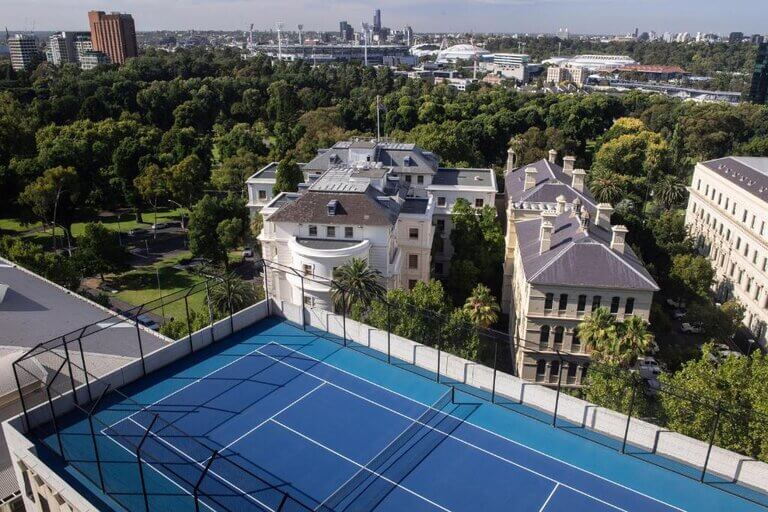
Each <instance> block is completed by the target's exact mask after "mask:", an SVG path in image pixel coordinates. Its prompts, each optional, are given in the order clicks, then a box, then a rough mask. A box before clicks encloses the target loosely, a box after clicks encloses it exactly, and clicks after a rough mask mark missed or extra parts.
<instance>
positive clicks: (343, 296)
mask: <svg viewBox="0 0 768 512" xmlns="http://www.w3.org/2000/svg"><path fill="white" fill-rule="evenodd" d="M341 334H342V335H343V336H344V346H345V347H346V346H347V291H346V290H345V289H343V288H342V289H341Z"/></svg>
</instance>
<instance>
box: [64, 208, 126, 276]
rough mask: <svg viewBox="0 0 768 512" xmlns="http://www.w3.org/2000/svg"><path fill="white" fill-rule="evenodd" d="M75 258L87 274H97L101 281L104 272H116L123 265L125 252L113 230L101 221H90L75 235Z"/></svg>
mask: <svg viewBox="0 0 768 512" xmlns="http://www.w3.org/2000/svg"><path fill="white" fill-rule="evenodd" d="M76 258H77V261H78V263H79V264H80V266H81V267H82V268H83V270H84V271H85V272H86V273H87V274H99V277H100V278H101V280H102V281H103V280H104V273H105V272H116V271H118V270H120V269H122V268H123V267H124V266H125V260H126V253H125V251H124V250H123V248H122V247H121V246H120V244H119V243H118V239H117V236H116V234H115V233H114V232H112V231H110V230H109V229H107V228H106V227H105V226H104V224H102V223H101V222H91V223H88V224H86V225H85V230H84V232H83V234H82V235H81V236H79V237H77V256H76Z"/></svg>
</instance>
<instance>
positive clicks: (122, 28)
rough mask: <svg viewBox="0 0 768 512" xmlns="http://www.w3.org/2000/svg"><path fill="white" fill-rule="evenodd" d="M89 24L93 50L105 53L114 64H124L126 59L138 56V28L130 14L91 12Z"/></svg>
mask: <svg viewBox="0 0 768 512" xmlns="http://www.w3.org/2000/svg"><path fill="white" fill-rule="evenodd" d="M88 23H89V24H90V26H91V39H92V40H93V49H94V50H95V51H99V52H103V53H105V54H106V55H107V56H109V59H110V60H111V61H112V63H114V64H123V63H124V62H125V61H126V59H129V58H131V57H136V56H137V55H138V49H137V44H136V28H135V26H134V23H133V16H131V15H130V14H123V13H119V12H112V13H109V14H106V13H104V12H103V11H90V12H89V13H88Z"/></svg>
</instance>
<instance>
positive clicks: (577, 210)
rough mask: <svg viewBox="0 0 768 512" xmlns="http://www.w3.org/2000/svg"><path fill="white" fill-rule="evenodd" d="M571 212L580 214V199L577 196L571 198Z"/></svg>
mask: <svg viewBox="0 0 768 512" xmlns="http://www.w3.org/2000/svg"><path fill="white" fill-rule="evenodd" d="M573 213H575V214H576V216H577V217H578V216H580V215H581V199H579V198H578V197H577V198H576V199H574V200H573Z"/></svg>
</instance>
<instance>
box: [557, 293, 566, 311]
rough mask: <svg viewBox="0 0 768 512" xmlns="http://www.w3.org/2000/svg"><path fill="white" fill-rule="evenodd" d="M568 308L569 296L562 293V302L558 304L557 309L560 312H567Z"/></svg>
mask: <svg viewBox="0 0 768 512" xmlns="http://www.w3.org/2000/svg"><path fill="white" fill-rule="evenodd" d="M567 307H568V294H567V293H561V294H560V300H559V301H558V303H557V309H558V310H559V311H565V310H566V308H567Z"/></svg>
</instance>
